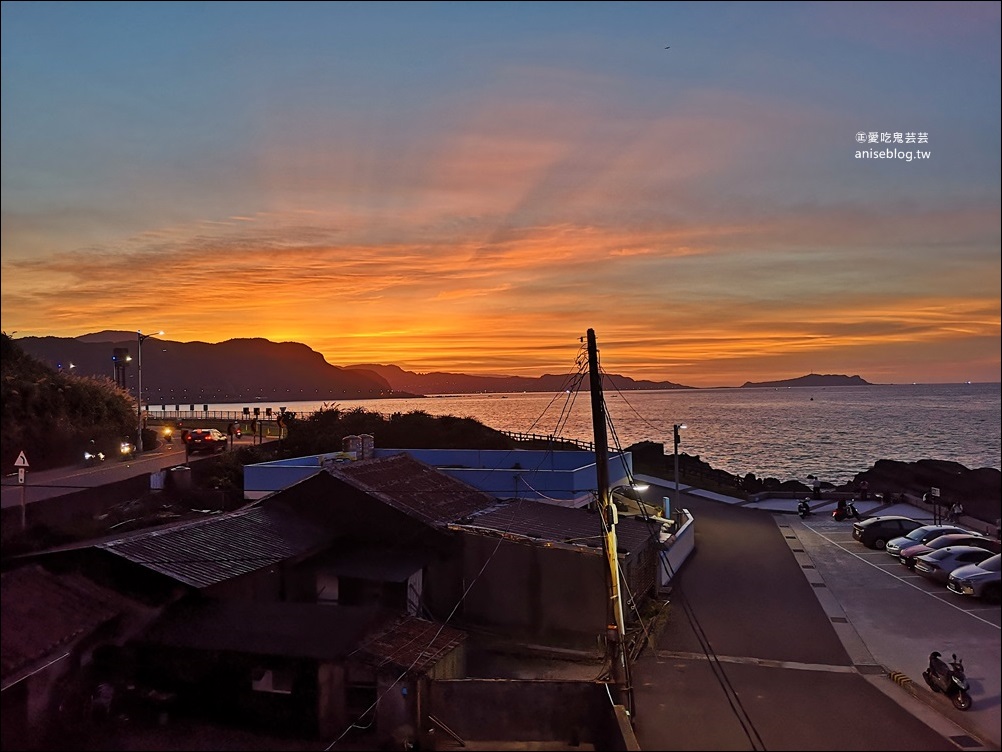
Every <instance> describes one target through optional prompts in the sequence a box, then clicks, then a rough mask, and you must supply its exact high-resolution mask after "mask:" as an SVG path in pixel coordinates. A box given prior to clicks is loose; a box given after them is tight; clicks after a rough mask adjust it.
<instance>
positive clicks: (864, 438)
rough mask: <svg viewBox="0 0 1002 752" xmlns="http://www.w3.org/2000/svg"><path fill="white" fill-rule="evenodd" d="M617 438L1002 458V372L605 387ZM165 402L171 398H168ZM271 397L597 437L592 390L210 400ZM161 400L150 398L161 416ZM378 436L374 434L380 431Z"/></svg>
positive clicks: (755, 450)
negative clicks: (985, 377)
mask: <svg viewBox="0 0 1002 752" xmlns="http://www.w3.org/2000/svg"><path fill="white" fill-rule="evenodd" d="M605 402H606V413H607V416H608V419H609V426H608V439H609V444H610V447H612V448H622V449H625V448H626V447H628V446H630V445H632V444H636V443H640V442H644V441H652V442H658V443H662V444H664V447H665V453H666V454H671V453H672V451H673V446H672V443H673V426H674V425H675V424H684V425H685V426H686V428H684V429H681V430H680V444H679V453H680V454H688V455H690V456H698V457H699V458H700V459H701V460H703V461H704V462H707V463H708V464H710V465H711V466H712V467H714V468H716V469H719V470H724V471H726V472H729V473H732V474H735V475H745V474H747V473H754V474H755V475H756V476H758V477H759V478H767V477H773V478H778V479H780V480H802V481H804V480H806V479H807V477H808V476H809V475H815V476H818V477H820V478H821V479H822V480H823V481H827V482H831V483H836V484H840V483H845V482H848V481H850V480H851V479H852V478H853V476H855V475H856V474H857V473H861V472H864V471H865V470H868V469H869V468H871V467H872V466H873V465H874V464H875V463H876V462H877V461H878V460H896V461H900V462H916V461H918V460H945V461H951V462H957V463H959V464H961V465H963V466H964V467H967V468H969V469H978V468H994V469H996V470H999V469H1002V384H999V383H970V384H968V383H964V384H907V385H902V384H895V385H870V386H838V387H714V388H701V389H672V390H656V391H627V392H617V391H610V390H608V389H607V390H606V391H605ZM167 407H168V408H172V407H173V406H170V405H168V406H167ZM245 407H246V408H248V409H249V410H250V411H251V412H253V408H259V409H260V410H261V411H262V412H264V411H265V409H266V408H268V407H271V408H272V410H273V411H274V412H278V411H279V410H280V409H281V408H285V409H286V410H288V411H292V412H295V413H297V414H308V413H312V412H315V411H317V410H320V409H322V408H325V407H326V408H333V407H337V408H338V409H340V410H342V411H349V410H353V409H358V408H361V409H364V410H368V411H371V412H377V413H380V414H381V415H384V416H390V415H392V414H393V413H408V412H413V411H423V412H426V413H428V414H429V415H453V416H456V417H460V418H473V419H474V420H477V421H479V422H481V423H483V424H484V425H486V426H489V427H491V428H494V429H497V430H501V431H510V432H514V433H526V434H539V435H553V436H557V437H559V438H564V439H574V440H578V441H587V442H590V441H592V440H593V438H594V432H593V428H592V420H591V401H590V395H589V393H588V392H587V391H583V392H580V391H579V392H564V393H558V394H553V393H548V392H515V393H504V394H451V395H428V396H425V397H416V398H414V397H408V398H386V399H366V400H289V401H280V400H275V401H255V402H242V403H216V404H209V405H208V408H209V410H211V411H216V410H232V411H238V412H239V411H242V409H243V408H245ZM159 408H160V406H159V405H150V410H151V415H153V416H155V415H156V412H157V410H158V409H159ZM375 440H376V443H377V445H379V437H378V436H376V437H375Z"/></svg>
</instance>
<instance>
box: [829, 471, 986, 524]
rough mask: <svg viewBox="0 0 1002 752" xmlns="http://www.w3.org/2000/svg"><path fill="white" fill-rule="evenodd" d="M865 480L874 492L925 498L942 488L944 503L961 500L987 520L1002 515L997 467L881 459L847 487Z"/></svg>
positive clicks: (975, 514) (940, 491)
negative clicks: (905, 494) (971, 466)
mask: <svg viewBox="0 0 1002 752" xmlns="http://www.w3.org/2000/svg"><path fill="white" fill-rule="evenodd" d="M864 480H865V481H866V482H867V483H869V485H870V492H871V493H885V494H886V493H895V494H898V493H907V494H910V495H912V496H916V497H920V498H921V497H922V496H923V495H925V494H926V493H929V491H930V489H932V488H938V489H939V500H940V504H941V505H943V506H947V507H949V506H950V505H951V504H953V502H955V501H960V502H961V503H962V504H963V505H964V510H965V511H966V513H967V514H968V515H970V516H971V517H975V518H976V519H979V520H983V521H985V522H995V521H996V520H997V519H999V517H1000V516H1002V472H1000V471H999V470H996V469H995V468H991V467H983V468H977V469H975V470H971V469H970V468H967V467H965V466H964V465H961V464H960V463H959V462H950V461H947V460H929V459H927V460H919V461H918V462H899V461H897V460H877V462H876V463H874V465H873V467H871V468H870V469H869V470H866V471H864V472H862V473H858V474H857V475H856V476H855V477H854V478H853V480H852V483H850V484H849V485H848V486H847V487H846V488H847V489H855V488H859V484H860V483H861V482H862V481H864Z"/></svg>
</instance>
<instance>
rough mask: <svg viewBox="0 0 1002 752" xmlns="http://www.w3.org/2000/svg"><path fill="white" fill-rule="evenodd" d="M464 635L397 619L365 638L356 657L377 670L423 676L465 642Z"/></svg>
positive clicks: (406, 618) (420, 621)
mask: <svg viewBox="0 0 1002 752" xmlns="http://www.w3.org/2000/svg"><path fill="white" fill-rule="evenodd" d="M466 637H467V635H466V632H463V631H461V630H459V629H454V628H453V627H449V626H446V625H444V624H436V623H435V622H431V621H425V620H424V619H418V618H417V617H414V616H401V617H400V618H399V619H398V620H397V621H396V622H394V623H391V624H390V625H388V626H387V628H386V629H384V630H383V631H381V632H379V633H377V634H375V635H373V636H372V637H370V638H368V639H367V640H366V641H365V642H364V643H363V644H362V646H361V647H360V648H359V652H358V653H357V655H358V657H360V658H361V659H362V660H363V661H364V662H365V663H368V664H370V665H373V666H376V667H377V668H383V667H392V668H393V669H407V670H408V671H413V672H415V673H424V672H425V671H427V670H428V669H430V668H431V667H432V666H434V665H435V664H436V663H438V661H440V660H441V659H442V658H443V657H444V656H446V655H447V654H448V653H449V652H450V651H452V650H453V649H455V648H456V647H458V646H459V645H461V644H462V643H463V642H464V641H465V640H466Z"/></svg>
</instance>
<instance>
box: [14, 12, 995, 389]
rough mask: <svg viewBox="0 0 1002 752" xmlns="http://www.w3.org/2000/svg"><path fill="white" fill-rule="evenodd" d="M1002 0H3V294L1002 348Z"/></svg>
mask: <svg viewBox="0 0 1002 752" xmlns="http://www.w3.org/2000/svg"><path fill="white" fill-rule="evenodd" d="M999 9H1000V5H999V4H998V3H913V4H898V3H573V2H559V3H489V2H487V3H482V2H478V3H420V2H417V3H322V2H310V3H191V2H184V3H86V2H84V3H28V2H4V3H3V5H2V21H3V23H2V32H0V33H2V70H0V75H2V92H0V97H2V105H3V106H2V147H3V148H2V218H3V225H2V269H3V275H2V282H0V290H2V302H3V305H2V327H3V330H4V331H6V332H8V333H11V332H17V334H16V335H15V336H27V335H39V336H44V335H57V336H76V335H80V334H85V333H88V332H92V331H99V330H102V329H125V330H130V329H131V330H135V329H144V330H157V329H163V330H165V332H166V335H165V336H167V337H168V338H170V339H174V340H180V341H193V340H199V341H209V342H215V341H221V340H224V339H229V338H232V337H253V336H263V337H267V338H269V339H273V340H276V341H284V340H295V341H301V342H305V343H306V344H308V345H310V346H311V347H313V348H314V349H316V350H318V351H320V352H322V353H323V354H324V355H325V357H326V358H327V359H328V361H330V362H331V363H334V364H336V365H346V364H352V363H363V362H379V363H395V364H397V365H400V366H402V367H405V368H408V369H409V370H416V371H431V370H451V371H462V372H469V373H504V374H519V375H536V374H540V373H554V372H563V371H566V370H568V368H570V367H572V365H573V359H574V356H575V354H576V351H577V349H576V348H577V345H578V339H579V338H580V337H581V336H583V335H584V333H585V331H586V330H587V329H588V328H594V329H595V330H596V333H597V335H598V338H599V343H600V346H602V348H603V359H604V366H605V367H606V368H607V369H608V370H610V371H614V372H620V373H626V374H628V375H632V376H634V377H636V378H658V379H668V380H671V381H675V382H677V383H683V384H689V385H694V386H709V385H722V384H723V385H726V384H740V383H743V382H744V381H745V380H752V381H760V380H766V379H772V378H788V377H794V376H799V375H802V374H804V373H809V372H822V373H846V374H859V375H861V376H863V377H864V378H866V379H868V380H870V381H876V382H912V381H920V382H931V381H947V382H949V381H966V380H975V381H999V380H1000V282H999V280H1000V272H1002V269H1000V250H999V249H1000V233H999V226H1000V211H999V206H1000V178H999V175H1000V156H999V144H1000V114H999V113H1000V98H999V92H1000V88H1002V86H1000V80H999V78H1000V76H999V70H1000V64H1002V62H1000V10H999ZM666 45H670V47H671V49H669V50H665V49H664V48H665V46H666ZM859 132H863V133H866V134H869V133H871V132H874V133H878V134H887V137H888V138H891V139H892V143H891V144H880V143H877V144H875V145H874V144H862V145H860V144H857V142H856V134H857V133H859ZM898 133H900V134H901V135H902V137H903V136H904V135H905V134H910V133H915V134H928V140H927V142H926V143H924V144H917V143H916V144H906V143H901V144H895V143H893V139H894V137H895V134H898ZM888 148H890V149H896V150H897V151H898V152H899V153H906V152H915V153H917V152H918V151H919V150H923V151H926V152H928V154H929V157H928V158H927V159H920V158H918V156H917V155H916V154H913V159H912V161H907V160H906V159H898V158H894V159H889V158H872V159H857V158H856V152H857V151H858V150H861V149H867V150H869V149H874V150H882V149H888Z"/></svg>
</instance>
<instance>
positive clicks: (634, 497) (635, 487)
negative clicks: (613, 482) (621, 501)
mask: <svg viewBox="0 0 1002 752" xmlns="http://www.w3.org/2000/svg"><path fill="white" fill-rule="evenodd" d="M648 488H650V486H649V485H647V484H646V483H641V482H640V481H634V482H633V483H627V484H624V485H622V486H614V487H612V488H610V489H609V497H610V499H611V500H612V501H614V502H615V498H616V494H617V493H618V492H620V491H626V492H628V491H633V492H634V493H633V494H630V493H623V494H620V495H621V496H624V497H626V498H627V499H629V500H630V501H632V502H634V503H635V504H637V505H638V506H639V507H640V509H641V511H643V510H644V508H645V507H644V499H643V496H641V494H642V493H643V492H644V491H646V490H647V489H648Z"/></svg>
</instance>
